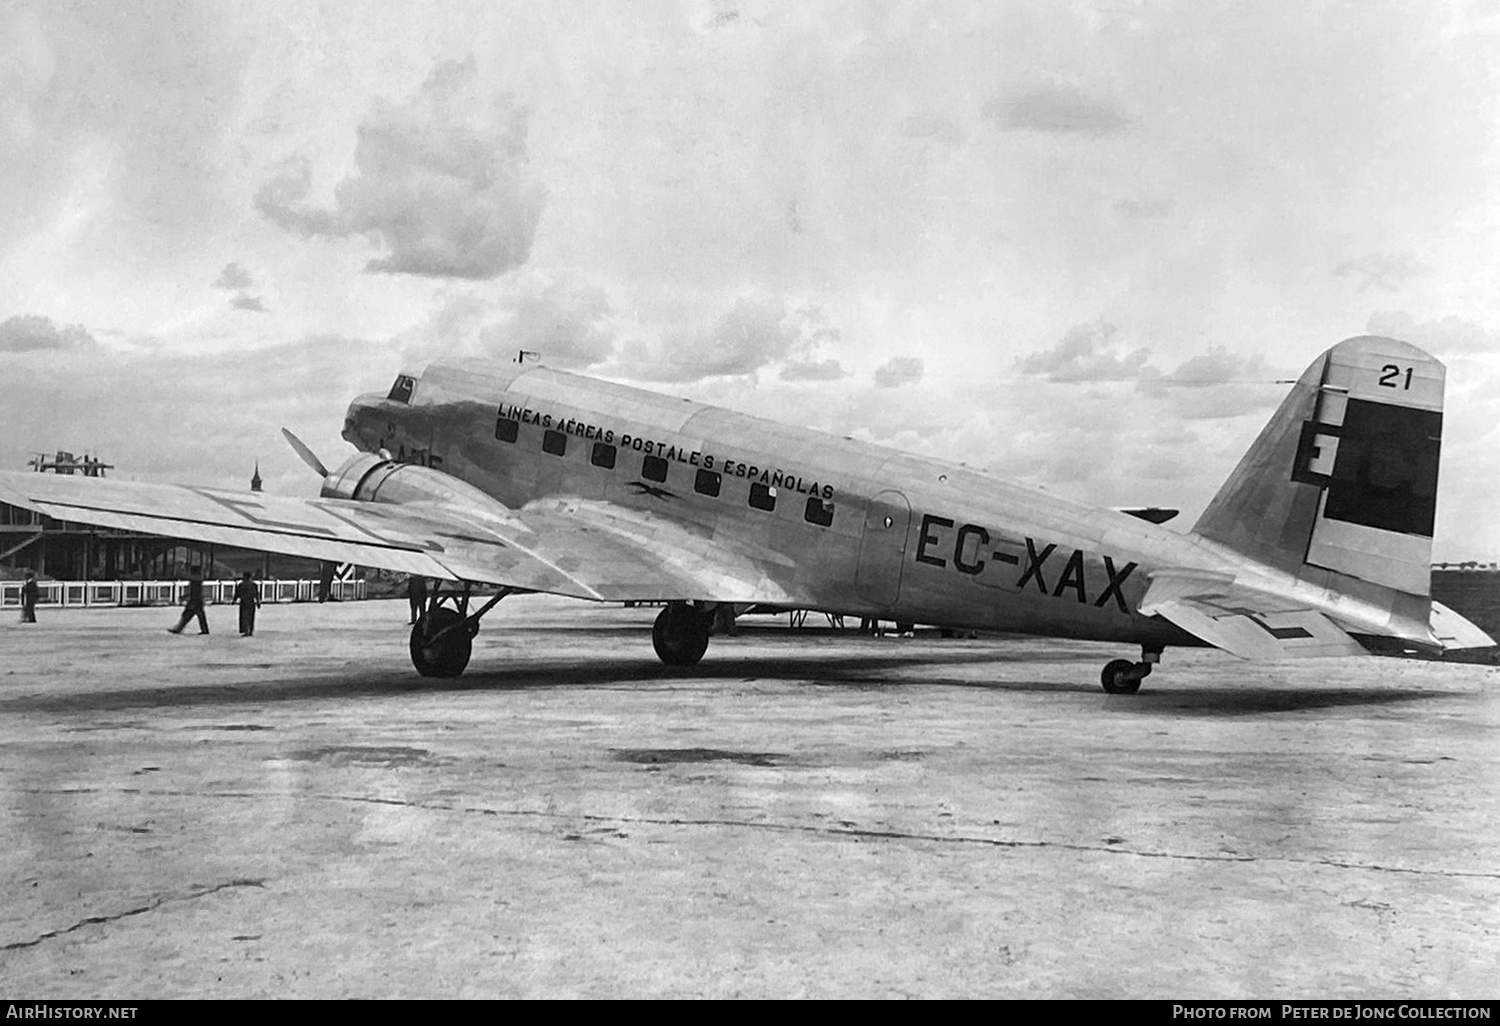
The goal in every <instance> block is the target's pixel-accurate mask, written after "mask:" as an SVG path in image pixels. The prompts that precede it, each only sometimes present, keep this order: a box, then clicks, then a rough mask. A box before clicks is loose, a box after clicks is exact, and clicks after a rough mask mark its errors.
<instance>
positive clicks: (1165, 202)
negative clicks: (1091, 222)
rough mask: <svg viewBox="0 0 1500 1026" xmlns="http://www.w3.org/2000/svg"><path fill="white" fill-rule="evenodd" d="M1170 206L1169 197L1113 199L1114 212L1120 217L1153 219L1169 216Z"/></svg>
mask: <svg viewBox="0 0 1500 1026" xmlns="http://www.w3.org/2000/svg"><path fill="white" fill-rule="evenodd" d="M1172 206H1173V205H1172V201H1171V200H1169V199H1161V198H1156V199H1122V200H1116V201H1115V213H1117V214H1119V215H1120V216H1121V217H1133V218H1140V219H1142V220H1152V221H1155V220H1160V219H1161V218H1164V217H1167V216H1169V215H1170V214H1171V213H1172Z"/></svg>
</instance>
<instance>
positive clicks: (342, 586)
mask: <svg viewBox="0 0 1500 1026" xmlns="http://www.w3.org/2000/svg"><path fill="white" fill-rule="evenodd" d="M239 583H240V582H239V581H237V580H229V581H204V582H203V601H204V602H207V603H209V604H210V605H214V604H224V603H229V602H233V601H234V587H235V585H237V584H239ZM256 583H257V584H258V585H260V600H261V601H262V602H316V601H317V599H318V582H317V581H316V580H297V581H283V580H270V581H256ZM21 584H22V582H21V581H0V609H19V608H21ZM36 587H37V603H36V604H37V605H38V606H51V607H53V608H57V607H66V606H180V605H182V604H183V603H184V602H185V601H187V590H188V582H187V581H37V582H36ZM328 597H329V598H330V599H333V600H334V601H337V602H348V601H353V600H357V599H362V598H364V597H365V582H364V581H334V582H333V585H332V587H331V588H330V589H329V592H328Z"/></svg>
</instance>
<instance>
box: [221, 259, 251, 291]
mask: <svg viewBox="0 0 1500 1026" xmlns="http://www.w3.org/2000/svg"><path fill="white" fill-rule="evenodd" d="M254 284H255V279H254V278H252V277H251V276H250V272H249V271H247V270H245V269H244V268H243V267H241V266H240V265H239V264H237V263H234V262H233V261H231V262H229V263H227V264H225V265H224V270H222V271H220V272H219V277H218V278H217V279H216V280H215V281H214V288H216V289H247V288H249V287H250V286H251V285H254Z"/></svg>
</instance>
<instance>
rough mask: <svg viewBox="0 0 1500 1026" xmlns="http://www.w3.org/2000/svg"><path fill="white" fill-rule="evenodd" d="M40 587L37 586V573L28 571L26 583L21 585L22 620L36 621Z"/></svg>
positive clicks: (25, 621) (24, 621) (23, 621)
mask: <svg viewBox="0 0 1500 1026" xmlns="http://www.w3.org/2000/svg"><path fill="white" fill-rule="evenodd" d="M39 590H40V589H38V588H37V586H36V574H35V573H34V572H32V571H30V570H28V571H26V583H25V584H23V585H21V622H22V623H36V600H37V597H38V592H39Z"/></svg>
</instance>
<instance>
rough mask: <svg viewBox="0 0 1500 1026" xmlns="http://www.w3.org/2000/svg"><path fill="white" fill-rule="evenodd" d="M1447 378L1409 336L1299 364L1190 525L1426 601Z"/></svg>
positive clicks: (1272, 560) (1239, 546)
mask: <svg viewBox="0 0 1500 1026" xmlns="http://www.w3.org/2000/svg"><path fill="white" fill-rule="evenodd" d="M1443 376H1444V370H1443V365H1442V364H1441V363H1439V362H1438V361H1437V360H1435V359H1433V358H1432V357H1431V356H1429V355H1428V354H1426V353H1424V352H1422V351H1421V350H1420V349H1418V348H1416V347H1415V346H1412V345H1409V344H1407V343H1405V342H1398V341H1396V340H1395V339H1389V338H1377V337H1374V336H1369V335H1365V336H1361V337H1359V338H1351V339H1346V340H1345V341H1343V342H1340V343H1339V344H1338V345H1336V346H1334V347H1333V348H1332V349H1330V350H1328V351H1327V352H1326V353H1324V354H1323V355H1322V356H1320V357H1318V358H1317V359H1316V360H1314V361H1313V363H1312V366H1310V367H1308V368H1307V370H1306V371H1304V372H1303V374H1302V377H1300V378H1299V379H1298V380H1297V383H1296V385H1294V386H1293V388H1292V391H1291V394H1290V395H1288V396H1287V397H1286V400H1285V401H1284V402H1282V404H1281V406H1280V408H1279V409H1277V411H1276V414H1275V415H1274V416H1273V417H1272V418H1271V421H1270V423H1268V424H1267V425H1266V426H1265V428H1264V429H1263V430H1262V431H1261V433H1260V437H1258V438H1257V439H1256V440H1255V443H1254V444H1253V445H1252V446H1251V447H1250V450H1249V451H1248V452H1247V453H1246V454H1245V456H1244V458H1243V459H1241V460H1240V462H1239V465H1238V466H1237V467H1235V469H1234V473H1232V474H1231V475H1230V476H1229V480H1227V481H1226V482H1225V483H1224V486H1223V487H1222V488H1220V489H1219V493H1218V494H1217V495H1216V496H1214V499H1213V501H1212V502H1211V503H1209V506H1208V509H1206V510H1205V511H1204V513H1203V516H1202V517H1201V518H1199V520H1198V523H1197V524H1196V525H1194V527H1193V530H1194V532H1195V533H1197V534H1199V535H1202V536H1203V537H1205V538H1209V539H1211V540H1213V541H1216V542H1219V543H1220V544H1223V545H1226V546H1228V547H1229V548H1232V549H1234V550H1235V551H1237V552H1242V553H1244V554H1245V555H1247V556H1250V557H1252V558H1254V559H1257V560H1260V561H1261V562H1264V563H1268V564H1270V565H1272V566H1276V567H1278V568H1280V569H1283V570H1286V571H1288V572H1291V573H1294V574H1298V575H1299V576H1309V575H1311V574H1313V573H1316V571H1318V570H1324V571H1333V572H1334V573H1337V574H1344V575H1347V576H1350V577H1355V578H1358V579H1360V580H1362V581H1368V582H1370V583H1372V584H1377V585H1381V586H1383V587H1387V588H1393V589H1395V590H1396V591H1400V592H1404V593H1406V594H1408V595H1417V596H1422V597H1424V598H1425V597H1426V596H1427V595H1428V594H1429V590H1430V581H1431V567H1432V528H1433V520H1434V515H1435V511H1436V503H1437V480H1438V454H1439V449H1440V447H1441V437H1442V425H1443Z"/></svg>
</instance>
